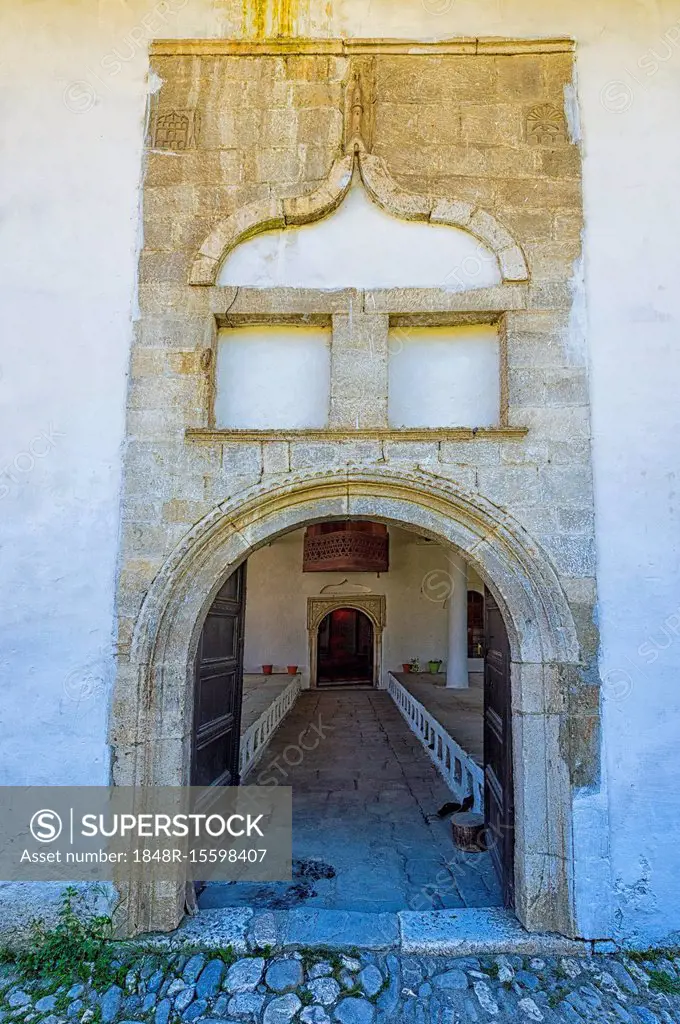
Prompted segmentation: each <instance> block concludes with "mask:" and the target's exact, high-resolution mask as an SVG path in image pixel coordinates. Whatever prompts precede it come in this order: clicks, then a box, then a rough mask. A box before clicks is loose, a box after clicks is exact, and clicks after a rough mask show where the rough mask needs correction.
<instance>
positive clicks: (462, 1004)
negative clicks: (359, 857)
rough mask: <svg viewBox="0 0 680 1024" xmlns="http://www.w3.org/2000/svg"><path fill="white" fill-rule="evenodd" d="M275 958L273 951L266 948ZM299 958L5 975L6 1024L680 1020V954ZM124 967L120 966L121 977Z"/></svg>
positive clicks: (195, 960) (144, 961)
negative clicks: (96, 983)
mask: <svg viewBox="0 0 680 1024" xmlns="http://www.w3.org/2000/svg"><path fill="white" fill-rule="evenodd" d="M263 952H267V951H263ZM350 953H351V955H339V954H337V953H326V954H324V953H323V952H322V951H321V952H319V951H314V952H311V951H307V950H304V949H303V950H300V951H298V952H294V953H285V954H282V955H280V956H278V957H272V956H269V957H268V958H265V957H264V956H256V955H251V956H247V957H243V958H241V959H236V958H235V957H234V956H232V955H229V953H228V951H227V952H226V953H223V954H222V955H221V956H218V955H217V954H216V953H215V952H214V951H213V952H210V953H193V954H181V955H180V954H170V953H167V954H153V955H151V954H145V955H144V954H142V953H139V954H138V955H137V957H136V959H133V960H132V961H129V962H127V963H126V964H125V965H123V964H121V965H120V970H119V971H118V977H117V981H118V983H117V984H112V985H110V986H109V987H106V986H104V987H103V989H102V990H101V991H95V990H94V989H93V988H92V987H91V986H89V985H86V984H82V983H79V984H75V985H61V986H58V985H57V984H56V983H55V982H54V981H51V980H50V979H49V978H45V979H38V980H33V981H26V980H22V979H21V978H20V977H19V976H18V975H17V974H16V972H15V971H14V969H13V968H12V967H9V966H5V967H0V1022H3V1024H7V1022H10V1021H12V1022H14V1021H16V1022H17V1024H31V1022H36V1024H38V1022H39V1024H62V1022H65V1024H68V1022H73V1024H92V1022H94V1024H98V1022H101V1024H114V1022H118V1024H124V1022H134V1021H146V1022H149V1024H183V1022H186V1024H191V1022H197V1021H199V1022H200V1021H202V1022H205V1024H289V1022H291V1021H293V1022H297V1021H299V1022H301V1024H330V1022H333V1024H387V1022H397V1024H399V1022H404V1024H459V1022H460V1024H462V1022H472V1024H477V1022H489V1021H497V1022H504V1021H524V1022H527V1024H531V1022H537V1024H540V1022H543V1021H545V1022H546V1024H551V1022H555V1021H566V1022H568V1024H582V1022H584V1021H588V1022H592V1021H617V1022H623V1024H676V1022H678V1021H680V954H679V955H678V956H677V957H675V958H672V957H671V956H670V955H669V956H665V957H655V958H654V959H653V960H644V959H641V958H639V957H636V958H635V960H633V959H631V958H630V957H627V956H624V955H616V956H601V955H598V956H592V957H583V958H576V957H555V958H542V959H536V958H531V957H520V956H497V957H484V958H481V959H477V958H474V957H468V958H465V959H461V958H458V959H451V958H437V957H413V956H408V957H407V956H395V955H390V954H388V955H386V956H385V955H379V954H364V953H354V952H352V951H350ZM117 967H118V965H116V964H114V969H115V968H117Z"/></svg>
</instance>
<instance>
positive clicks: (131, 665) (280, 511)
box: [111, 467, 580, 934]
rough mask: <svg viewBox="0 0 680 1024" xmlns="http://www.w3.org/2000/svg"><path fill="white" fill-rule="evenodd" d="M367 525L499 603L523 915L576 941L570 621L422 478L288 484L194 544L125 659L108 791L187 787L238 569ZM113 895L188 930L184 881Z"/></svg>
mask: <svg viewBox="0 0 680 1024" xmlns="http://www.w3.org/2000/svg"><path fill="white" fill-rule="evenodd" d="M362 517H365V518H370V519H372V520H374V521H378V522H384V523H388V524H389V523H393V524H399V525H401V526H402V527H406V528H411V529H413V530H416V531H418V533H420V534H423V535H424V536H426V537H430V538H432V539H434V540H437V541H438V542H439V543H440V544H442V545H444V546H445V547H446V546H448V547H449V548H451V549H452V550H457V551H459V552H461V553H462V554H463V555H464V556H465V558H466V559H468V560H469V561H470V562H471V563H472V564H473V565H474V567H475V568H476V570H477V571H478V573H479V574H480V576H481V577H482V579H483V580H484V581H485V583H486V584H487V586H488V587H489V589H490V590H491V592H492V593H493V595H494V597H495V599H496V600H497V602H498V604H499V606H500V608H501V610H502V612H503V615H504V619H505V622H506V626H507V630H508V636H509V641H510V649H511V656H512V691H513V721H514V739H513V761H514V774H515V804H516V851H515V854H516V855H515V883H516V884H515V889H516V912H517V915H518V917H519V918H520V920H521V921H522V923H523V924H524V925H525V926H526V927H527V928H530V929H535V930H553V931H559V932H562V933H563V934H572V933H573V921H574V914H573V905H572V896H571V891H572V863H573V854H572V842H571V788H570V781H569V770H568V765H567V762H566V759H565V753H564V751H563V748H562V742H561V737H560V730H559V726H558V723H556V721H555V719H556V717H557V716H555V715H551V714H549V710H550V703H549V701H548V699H547V694H548V692H549V691H550V692H551V693H554V690H555V688H556V687H558V686H559V684H560V681H561V680H563V679H567V678H568V677H569V673H568V672H564V671H562V669H563V667H565V666H572V667H573V666H578V665H579V664H580V654H579V645H578V641H577V636H576V629H575V625H574V621H573V618H572V615H571V611H570V608H569V605H568V603H567V600H566V598H565V596H564V593H563V591H562V589H561V587H560V584H559V581H558V578H557V575H556V573H555V571H554V569H553V567H552V565H551V563H550V561H549V560H548V558H547V557H546V556H545V554H544V553H543V552H542V550H541V548H540V546H539V545H538V544H537V543H536V542H535V541H534V540H533V539H532V538H531V537H530V536H529V535H528V534H527V533H526V531H525V530H524V529H523V528H522V527H521V526H520V525H519V524H518V523H517V522H516V521H515V520H514V519H513V518H512V517H511V516H509V515H508V514H507V513H500V512H499V510H498V508H497V507H496V506H494V505H493V504H491V503H490V502H487V501H486V500H485V499H483V498H480V497H479V495H473V494H471V493H468V492H466V491H464V490H462V489H461V488H460V487H458V486H457V485H456V484H454V483H453V482H451V481H448V480H443V479H441V478H438V477H436V476H434V475H432V474H429V473H426V472H423V471H411V472H407V471H404V472H396V471H395V470H393V469H390V468H388V467H373V468H371V469H362V468H353V467H349V468H347V469H343V470H337V471H336V472H332V471H331V472H327V473H315V472H309V473H300V474H295V475H293V476H291V475H288V476H287V477H285V478H283V477H282V478H280V479H279V480H278V481H277V480H274V482H270V483H269V484H268V485H266V486H265V485H261V486H257V487H255V488H252V489H250V490H248V491H245V492H243V493H241V494H239V495H237V496H235V497H234V498H232V499H230V500H229V501H227V502H224V503H222V504H220V505H219V506H217V507H216V508H215V509H214V510H213V511H212V512H211V513H210V514H209V515H208V516H206V517H205V518H204V519H203V520H201V521H200V522H199V523H198V524H197V525H196V526H195V527H194V528H193V529H192V530H191V531H190V532H189V533H187V535H186V536H185V538H184V539H183V540H182V542H181V543H180V544H179V545H178V546H177V548H176V549H175V551H174V552H173V554H172V555H171V556H170V557H169V558H168V560H167V561H166V563H165V564H164V566H163V567H162V569H161V570H160V571H159V573H158V575H157V577H156V579H155V580H154V582H153V584H152V586H151V587H150V589H149V591H148V593H147V595H146V598H145V600H144V603H143V605H142V608H141V611H140V613H139V616H138V619H137V622H136V627H135V632H134V636H133V642H132V645H131V648H130V653H129V655H128V656H126V657H125V658H124V659H121V664H120V668H119V674H118V679H117V683H116V689H115V696H114V703H113V708H112V715H111V744H112V764H113V776H114V783H115V784H118V785H138V786H141V785H186V784H187V783H188V781H189V761H190V747H191V726H192V714H193V708H192V693H193V663H194V657H195V653H196V646H197V643H198V638H199V635H200V632H201V628H202V624H203V620H204V618H205V615H206V613H207V611H208V609H209V607H210V605H211V603H212V601H213V599H214V597H215V595H216V593H217V591H218V590H219V588H220V586H221V585H222V584H223V583H224V581H225V579H226V578H227V577H228V576H229V575H230V574H231V573H232V572H233V571H234V569H235V568H237V567H238V565H240V564H241V563H242V562H243V561H244V560H245V559H247V557H248V555H249V554H250V553H252V552H253V551H254V550H255V549H256V548H258V547H260V546H261V545H262V544H265V543H267V542H270V541H271V540H272V539H274V538H275V537H277V536H280V535H282V534H284V533H286V532H288V531H290V530H292V529H296V528H299V527H301V526H303V525H306V524H310V523H314V522H321V521H328V520H331V519H334V518H337V519H347V518H362ZM343 603H344V602H343ZM565 685H566V684H565ZM119 885H120V886H121V887H122V889H123V890H124V893H125V896H126V897H127V898H126V900H125V908H126V913H127V915H128V916H127V920H126V922H125V925H124V927H125V928H126V930H127V931H129V932H140V931H147V930H152V929H171V928H173V927H175V926H176V925H177V924H178V923H179V921H180V920H181V917H182V915H183V913H184V900H185V885H184V878H183V877H182V876H180V875H178V877H177V879H176V884H174V885H172V884H169V883H168V882H165V883H163V884H160V883H153V882H151V881H149V880H148V879H146V878H144V877H142V876H137V875H131V876H127V877H125V878H123V879H120V880H119Z"/></svg>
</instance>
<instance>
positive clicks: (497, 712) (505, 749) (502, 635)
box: [484, 590, 515, 907]
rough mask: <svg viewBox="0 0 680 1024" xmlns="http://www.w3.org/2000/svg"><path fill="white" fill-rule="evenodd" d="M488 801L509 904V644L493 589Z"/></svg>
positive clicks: (488, 626)
mask: <svg viewBox="0 0 680 1024" xmlns="http://www.w3.org/2000/svg"><path fill="white" fill-rule="evenodd" d="M484 634H485V661H484V803H485V808H486V828H487V842H488V845H489V848H490V850H491V856H492V859H493V862H494V866H495V868H496V871H497V872H498V877H499V879H500V882H501V887H502V889H503V896H504V901H505V906H506V907H512V906H513V905H514V897H515V863H514V853H515V809H514V797H513V783H512V705H511V692H510V644H509V642H508V634H507V630H506V628H505V623H504V622H503V617H502V615H501V613H500V610H499V608H498V605H497V604H496V602H495V600H494V598H493V596H492V594H491V593H490V592H489V591H488V590H487V591H486V593H485V600H484Z"/></svg>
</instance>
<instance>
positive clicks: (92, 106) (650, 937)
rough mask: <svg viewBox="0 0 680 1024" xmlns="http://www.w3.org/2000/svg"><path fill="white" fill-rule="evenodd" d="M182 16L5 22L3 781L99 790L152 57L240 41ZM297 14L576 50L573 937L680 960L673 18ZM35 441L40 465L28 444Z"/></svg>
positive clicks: (49, 12)
mask: <svg viewBox="0 0 680 1024" xmlns="http://www.w3.org/2000/svg"><path fill="white" fill-rule="evenodd" d="M157 6H160V5H157ZM428 7H429V8H430V10H429V11H428ZM166 8H169V13H165V14H163V16H162V17H161V16H160V15H159V14H158V11H157V9H156V8H154V7H153V5H150V4H149V3H148V2H147V0H127V3H119V2H118V0H102V2H100V3H98V4H93V3H91V2H90V0H71V2H68V3H67V2H66V0H40V2H37V3H34V4H30V5H28V4H24V5H9V4H5V5H4V8H3V30H2V32H1V33H0V48H1V49H2V53H1V54H0V81H1V84H2V97H3V99H2V104H3V109H2V116H3V121H4V132H3V135H4V146H5V149H4V155H3V162H2V177H3V187H2V192H1V199H0V202H1V203H2V206H3V209H2V213H3V218H4V221H3V247H2V256H1V257H0V258H1V259H2V274H1V275H0V303H1V304H2V322H3V349H2V356H1V357H0V364H1V370H2V376H1V379H0V392H1V395H2V401H3V405H4V417H3V432H2V441H1V445H2V449H1V451H0V458H1V461H0V467H2V469H3V476H2V488H1V489H0V494H1V495H2V498H1V509H0V512H1V515H0V520H1V522H2V525H1V527H0V529H1V531H2V538H1V539H2V558H3V587H2V593H1V595H0V623H1V624H2V625H1V626H0V630H1V633H0V641H1V644H0V646H1V649H2V687H1V688H0V750H1V751H2V758H1V759H0V781H3V782H15V783H18V782H32V783H39V782H86V781H87V782H90V783H91V782H93V781H97V780H99V781H105V780H106V778H107V747H106V718H107V706H108V700H109V696H110V683H111V676H112V659H113V655H112V644H111V625H112V621H113V593H114V590H113V585H114V576H115V561H116V551H117V529H118V526H117V521H118V501H119V479H120V448H121V445H122V442H123V422H124V403H125V384H126V382H125V372H126V365H127V360H128V352H129V347H130V338H131V333H132V324H131V314H132V315H134V300H133V296H134V281H135V272H136V254H137V251H138V245H139V239H138V235H137V232H138V224H139V216H138V201H139V178H140V166H141V160H140V157H141V149H142V140H143V120H144V110H145V105H146V95H147V91H148V89H149V88H153V87H154V86H153V83H148V82H147V80H146V70H147V53H146V48H147V41H148V39H149V38H151V37H153V36H156V37H168V36H177V37H192V36H218V35H222V36H227V35H238V34H240V32H241V25H242V4H241V2H240V0H238V2H236V0H233V2H232V0H171V2H169V3H168V4H167V5H166ZM434 8H436V10H437V12H440V13H435V12H434ZM307 10H308V13H306V14H304V15H301V16H300V18H299V24H298V26H297V28H298V31H299V32H300V34H301V35H307V34H312V35H314V34H322V35H335V36H338V35H343V34H346V35H355V36H384V37H390V36H392V37H394V36H402V37H426V38H437V37H438V38H449V37H454V36H476V35H495V36H512V35H518V36H521V35H524V36H531V37H535V36H551V35H565V34H566V35H572V36H574V37H575V39H576V40H577V43H578V53H577V71H578V96H579V100H578V109H577V107H576V105H575V104H573V103H572V101H571V100H570V101H569V102H570V110H571V112H572V115H573V116H572V118H571V120H572V123H574V124H575V123H576V122H577V121H579V120H580V124H581V131H582V133H583V140H584V158H585V162H584V190H585V202H586V234H585V260H584V266H583V267H582V268H575V289H576V293H577V295H579V296H580V295H582V294H583V288H584V284H583V283H582V278H581V275H582V274H584V275H585V287H586V288H587V294H588V322H587V338H588V351H589V357H590V364H591V401H592V416H593V433H594V471H595V498H596V512H597V537H598V573H599V597H600V605H599V616H598V618H599V626H600V630H601V636H602V651H601V674H602V677H603V680H604V698H605V699H604V714H603V730H604V752H605V762H604V763H605V766H606V768H607V773H608V778H607V779H606V780H605V781H606V785H603V786H602V788H601V789H600V790H599V791H598V792H597V793H583V794H581V795H579V796H578V798H577V799H576V803H575V816H574V830H575V843H576V850H577V852H576V882H575V900H576V906H577V913H578V920H579V925H580V928H581V932H582V934H587V935H602V934H611V933H613V932H616V934H618V935H620V936H622V937H624V938H626V939H629V940H631V941H639V942H643V941H648V942H656V943H659V942H663V941H666V940H668V939H670V938H672V937H673V934H674V933H677V930H678V928H679V927H680V917H679V912H678V908H679V907H680V871H678V847H679V844H678V821H680V789H679V788H678V786H677V754H676V751H677V737H678V730H679V728H680V726H679V721H680V698H679V696H678V694H679V692H680V691H679V690H678V686H677V680H678V675H679V672H680V637H679V636H678V632H677V630H678V627H677V624H676V623H677V612H678V607H679V606H680V594H679V593H678V576H679V569H680V502H679V501H678V481H677V475H678V460H677V437H678V433H679V428H680V423H679V419H680V403H678V401H677V396H678V393H680V358H679V355H678V343H677V338H678V333H679V328H680V292H679V290H678V288H677V281H678V277H679V272H680V266H679V264H680V254H679V252H678V246H677V238H678V237H679V236H680V205H679V204H678V203H677V180H678V173H679V171H680V134H679V133H678V132H677V131H676V130H675V129H674V125H675V123H676V121H677V110H678V107H679V106H680V44H679V43H678V39H679V38H680V32H679V30H678V19H679V13H678V8H677V3H676V2H675V0H639V2H637V0H636V2H635V3H634V2H632V0H628V2H621V0H603V2H601V3H599V4H596V5H594V4H592V3H591V2H587V0H578V2H572V0H569V2H567V0H559V2H555V3H552V4H545V3H544V2H542V0H507V2H505V3H503V4H502V5H499V4H498V3H496V2H495V0H457V2H456V3H453V4H450V5H449V4H446V3H444V4H426V3H421V0H404V2H400V3H395V2H394V0H374V2H373V3H372V4H370V5H368V4H366V3H365V2H364V0H338V2H336V3H335V4H333V5H332V6H329V5H328V4H326V3H325V0H310V4H309V7H308V9H307ZM584 316H585V314H580V315H579V316H575V318H574V326H573V336H572V343H573V344H574V345H581V344H583V336H584V328H585V327H586V324H585V319H584ZM45 432H47V433H48V435H49V436H51V437H52V438H53V439H54V443H53V444H50V446H49V447H48V448H46V444H45V442H44V441H42V442H40V441H38V442H37V443H36V442H34V439H35V438H39V437H40V435H41V434H42V433H45ZM55 432H56V433H55ZM57 435H61V436H57ZM31 446H32V449H31ZM32 450H33V451H40V452H45V454H44V455H41V456H39V457H38V456H36V455H34V454H32ZM23 453H28V457H25V456H24V454H23ZM8 472H9V474H10V475H8ZM74 695H75V697H76V699H74ZM607 807H608V811H609V821H610V825H611V832H610V833H606V832H604V831H603V829H602V824H601V822H602V820H604V819H603V818H601V817H600V814H601V812H603V811H604V810H605V809H606V808H607ZM608 893H611V900H609V899H608V895H607V894H608ZM610 904H611V906H610ZM610 911H611V912H610Z"/></svg>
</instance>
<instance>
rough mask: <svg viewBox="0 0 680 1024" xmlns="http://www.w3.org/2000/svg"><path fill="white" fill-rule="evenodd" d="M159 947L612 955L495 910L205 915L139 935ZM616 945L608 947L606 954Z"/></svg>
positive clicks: (223, 911)
mask: <svg viewBox="0 0 680 1024" xmlns="http://www.w3.org/2000/svg"><path fill="white" fill-rule="evenodd" d="M139 941H141V942H144V943H145V944H146V945H152V946H155V947H157V948H158V949H181V948H182V947H183V946H191V947H200V948H205V949H220V948H224V947H225V946H232V947H233V949H234V951H235V952H236V953H246V952H248V951H252V950H254V949H258V948H263V947H265V946H270V947H271V948H272V949H277V950H284V949H297V948H301V947H305V948H329V949H336V950H347V949H348V948H354V949H358V950H380V951H387V950H394V951H398V952H401V953H403V954H415V953H418V954H425V955H430V956H449V957H451V956H454V957H455V956H483V955H489V954H491V955H494V954H499V953H506V954H510V953H515V954H519V955H523V956H540V955H543V956H585V955H588V954H590V953H592V952H594V951H595V950H597V951H598V952H609V951H613V949H615V947H614V946H613V944H611V943H607V942H597V943H593V942H590V941H586V940H580V939H567V938H564V937H563V936H561V935H555V934H549V933H546V934H544V933H535V932H528V931H526V930H525V929H524V928H523V927H522V926H521V924H520V923H519V921H518V920H517V918H516V917H515V915H514V914H513V913H512V912H511V911H509V910H501V909H498V908H488V909H464V910H436V911H431V912H423V913H421V912H417V911H409V910H404V911H400V912H399V913H390V914H388V913H373V914H372V913H364V912H359V911H350V910H347V911H344V910H317V909H313V908H305V907H298V908H297V909H294V910H281V911H270V910H268V911H258V910H256V909H254V908H252V907H235V908H233V909H230V908H219V909H215V910H202V911H200V912H199V913H198V914H196V915H195V916H194V917H189V918H187V919H186V920H185V921H184V922H183V923H182V924H181V925H180V927H179V928H178V929H176V931H174V932H169V933H167V934H159V933H155V934H152V935H145V936H140V939H139ZM608 947H611V948H608Z"/></svg>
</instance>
